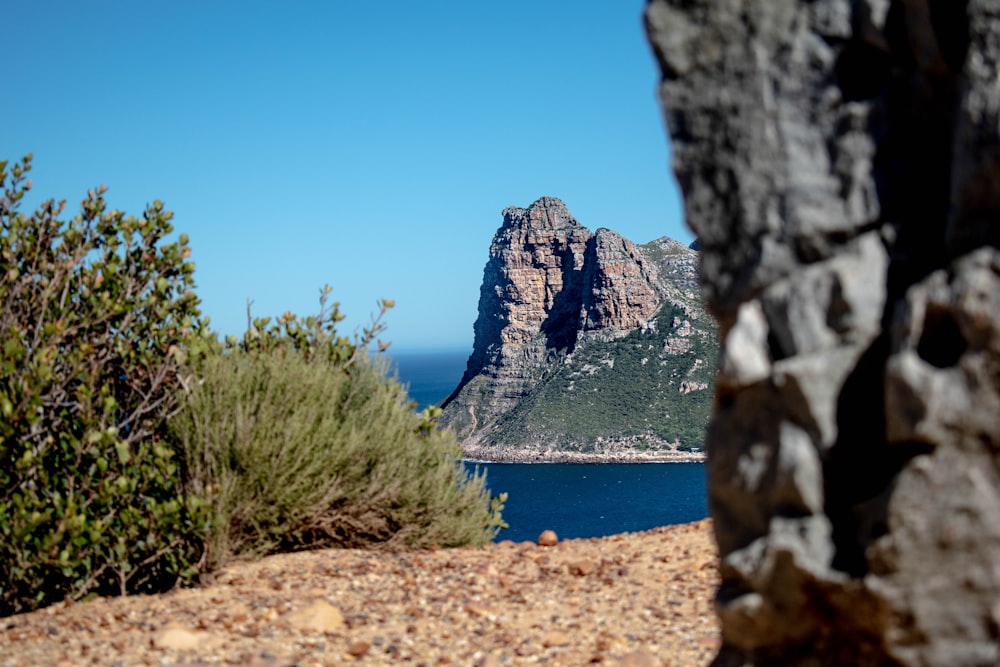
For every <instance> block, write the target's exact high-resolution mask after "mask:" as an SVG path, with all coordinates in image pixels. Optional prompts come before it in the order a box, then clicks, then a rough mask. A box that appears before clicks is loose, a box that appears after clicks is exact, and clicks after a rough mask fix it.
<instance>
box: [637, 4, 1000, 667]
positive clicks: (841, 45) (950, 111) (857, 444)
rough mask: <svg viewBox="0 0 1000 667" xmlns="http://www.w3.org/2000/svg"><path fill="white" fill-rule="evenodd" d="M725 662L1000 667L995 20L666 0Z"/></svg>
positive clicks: (657, 18) (669, 93) (667, 72)
mask: <svg viewBox="0 0 1000 667" xmlns="http://www.w3.org/2000/svg"><path fill="white" fill-rule="evenodd" d="M646 19H647V29H648V32H649V36H650V40H651V43H652V44H653V47H654V51H655V53H656V56H657V58H658V60H659V62H660V65H661V70H662V74H663V79H662V84H661V88H660V97H661V103H662V106H663V109H664V115H665V118H666V122H667V126H668V129H669V132H670V135H671V139H672V147H673V150H674V170H675V172H676V175H677V178H678V181H679V183H680V185H681V188H682V190H683V192H684V195H685V206H686V211H687V219H688V222H689V224H690V225H691V227H692V228H693V229H694V230H695V231H696V233H697V234H698V235H699V237H700V241H701V258H702V259H701V271H702V282H703V294H704V296H705V298H706V302H707V304H708V306H709V308H710V309H711V310H712V312H713V313H714V314H715V316H716V318H717V319H718V321H719V323H720V339H721V340H722V350H721V352H722V354H721V358H720V369H719V376H718V383H717V393H716V409H715V416H714V418H713V421H712V424H711V426H710V429H709V433H708V437H707V446H708V450H709V465H708V468H709V488H710V505H711V511H712V515H713V517H714V520H715V530H716V534H717V539H718V542H719V546H720V555H721V570H722V577H723V583H722V586H721V588H720V591H719V596H718V604H717V608H718V613H719V615H720V618H721V620H722V626H723V638H724V644H723V648H722V650H721V652H720V654H719V657H718V658H717V660H716V665H719V666H729V665H768V664H786V665H880V666H884V665H907V666H910V665H912V666H918V665H984V666H985V665H997V664H1000V253H998V251H997V246H998V241H1000V3H998V2H996V1H995V0H992V1H988V0H967V1H966V0H939V1H931V0H853V1H852V0H813V1H811V2H807V1H798V0H745V1H744V0H740V1H737V0H653V2H651V3H650V5H649V7H648V9H647V15H646Z"/></svg>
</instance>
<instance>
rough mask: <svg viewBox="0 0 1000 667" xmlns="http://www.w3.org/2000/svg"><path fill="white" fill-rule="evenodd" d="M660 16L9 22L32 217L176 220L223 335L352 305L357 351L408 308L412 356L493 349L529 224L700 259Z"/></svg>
mask: <svg viewBox="0 0 1000 667" xmlns="http://www.w3.org/2000/svg"><path fill="white" fill-rule="evenodd" d="M643 6H644V1H643V0H504V1H503V2H490V3H487V2H479V1H473V0H461V1H459V0H454V1H444V0H426V1H425V2H412V1H410V2H404V1H403V0H386V1H384V2H371V1H368V0H353V1H347V0H324V1H320V0H315V1H307V0H301V1H294V2H291V1H290V2H282V3H279V2H275V1H270V2H258V1H255V0H238V1H237V0H229V1H222V0H216V1H207V2H195V1H194V0H171V1H166V0H142V1H141V2H137V1H135V0H88V1H87V2H80V1H79V0H58V1H57V0H32V1H31V2H16V1H14V0H6V1H5V2H4V3H3V9H2V12H0V15H2V22H3V26H4V31H3V32H4V57H3V82H4V86H3V88H4V92H3V95H2V98H3V99H2V100H0V159H8V160H16V159H18V158H20V157H21V156H23V155H24V154H25V153H28V152H32V153H34V165H35V166H34V169H33V171H32V179H33V181H34V184H35V187H34V190H33V191H32V195H33V199H32V200H31V202H30V203H31V204H32V206H33V205H34V204H36V203H37V202H38V201H39V200H41V199H42V198H49V197H54V198H56V199H63V198H65V199H67V200H68V202H69V204H68V206H67V208H68V210H69V209H71V207H75V205H76V204H77V203H78V202H79V201H80V200H81V199H82V198H83V197H84V195H85V193H86V191H87V189H88V188H91V187H94V186H96V185H98V184H100V183H104V184H106V185H107V186H108V188H109V191H108V194H107V198H108V200H109V204H110V206H111V207H113V208H118V209H121V210H125V211H126V212H128V213H132V214H135V215H138V214H140V213H141V212H142V210H143V208H144V207H145V204H146V203H147V202H150V201H152V200H153V199H161V200H162V201H163V202H164V203H165V204H166V206H167V208H169V209H170V210H172V211H174V213H175V218H174V225H175V227H176V229H177V230H178V231H183V232H187V233H188V234H189V236H190V238H191V247H192V250H193V258H194V260H195V262H196V264H197V270H196V272H195V277H196V280H197V284H198V294H199V295H200V296H201V298H202V310H203V312H204V313H205V314H207V315H209V316H210V317H211V319H212V325H213V328H214V329H215V330H217V331H220V332H221V333H227V334H228V333H240V332H241V331H242V330H243V328H244V327H245V324H246V315H245V312H246V300H247V298H251V299H253V300H254V314H255V315H260V316H263V315H276V314H279V313H281V312H283V311H285V310H289V309H290V310H292V311H294V312H298V313H300V314H312V313H314V312H315V311H316V309H317V303H318V302H317V297H318V293H319V292H318V290H319V288H320V287H321V286H322V285H324V284H326V283H329V284H330V285H332V286H333V298H335V299H336V300H338V301H340V302H341V309H342V310H343V311H344V312H345V313H346V314H347V316H348V319H347V321H345V322H344V323H343V325H342V327H343V328H342V331H343V332H344V333H351V332H353V331H354V330H355V328H356V327H358V326H360V325H361V324H362V323H364V322H366V321H367V319H368V316H369V314H370V313H371V312H372V311H373V310H374V309H375V301H376V300H377V299H379V298H392V299H395V301H396V304H397V305H396V308H395V309H393V310H392V311H391V312H390V314H389V318H388V324H389V330H388V331H387V332H386V334H385V335H384V337H385V338H386V339H388V340H391V341H393V349H395V350H399V351H403V350H408V349H409V350H412V349H418V348H445V347H468V348H469V349H471V346H472V325H473V322H474V321H475V318H476V313H477V304H478V299H479V286H480V283H481V282H482V272H483V266H484V265H485V262H486V259H487V254H488V250H489V244H490V240H491V239H492V237H493V233H494V232H495V231H496V229H497V227H498V226H499V225H500V223H501V220H502V218H501V214H500V212H501V211H502V210H503V209H504V208H505V207H506V206H509V205H516V206H528V205H529V204H531V202H533V201H534V200H536V199H537V198H539V197H541V196H545V195H549V196H554V197H559V198H560V199H562V200H563V201H565V202H566V205H567V206H568V207H569V209H570V211H572V212H573V214H574V215H575V216H576V218H577V219H578V220H579V221H580V222H581V223H582V224H584V225H585V226H587V227H589V228H590V229H596V228H598V227H608V228H610V229H613V230H615V231H617V232H619V233H621V234H623V235H624V236H626V237H627V238H630V239H631V240H633V241H636V242H639V243H645V242H647V241H650V240H652V239H654V238H658V237H661V236H670V237H672V238H675V239H677V240H679V241H682V242H685V243H688V242H690V241H691V240H692V236H691V233H690V232H689V231H688V230H687V228H686V227H684V224H683V216H682V212H681V206H680V203H679V200H678V195H677V191H676V187H675V185H674V182H673V178H672V175H671V174H670V171H669V152H668V147H667V140H666V136H665V131H664V129H663V123H662V120H661V116H660V113H659V108H658V106H657V103H656V94H655V90H656V82H657V73H656V69H655V66H654V61H653V57H652V54H651V52H650V50H649V47H648V46H647V44H646V42H645V39H644V36H643V31H642V18H641V13H642V9H643ZM74 210H75V209H74Z"/></svg>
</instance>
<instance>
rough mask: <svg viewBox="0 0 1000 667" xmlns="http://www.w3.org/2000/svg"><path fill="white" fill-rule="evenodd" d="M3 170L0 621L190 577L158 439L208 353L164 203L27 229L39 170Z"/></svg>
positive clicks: (167, 461) (190, 514)
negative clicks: (203, 351) (28, 198)
mask: <svg viewBox="0 0 1000 667" xmlns="http://www.w3.org/2000/svg"><path fill="white" fill-rule="evenodd" d="M7 165H8V163H7V162H0V189H2V191H3V194H2V198H0V614H10V613H13V612H18V611H23V610H29V609H33V608H36V607H39V606H42V605H45V604H48V603H51V602H54V601H57V600H60V599H63V598H66V597H68V598H73V599H76V598H80V597H83V596H85V595H87V594H88V593H102V594H103V593H113V592H117V593H126V592H139V591H141V592H146V591H157V590H163V589H165V588H168V587H170V586H172V585H173V584H174V583H175V582H176V581H177V580H178V579H181V580H185V579H189V578H191V577H193V576H194V574H195V566H196V564H197V562H198V560H199V558H200V555H201V553H200V552H201V548H200V543H201V538H200V536H201V530H202V519H201V518H200V517H201V514H200V511H199V509H198V503H197V501H196V500H194V499H191V498H189V497H187V496H184V495H182V494H180V493H178V491H179V489H180V488H181V487H180V475H181V470H180V468H179V466H178V460H177V457H176V456H175V454H176V453H175V452H174V451H173V450H172V449H171V447H170V446H169V445H168V444H167V442H166V441H165V440H164V439H163V437H162V436H163V426H164V417H165V416H166V415H168V414H169V413H170V412H171V411H172V410H173V409H174V408H175V405H176V400H175V387H176V386H177V385H178V383H179V382H180V379H181V378H180V376H179V375H178V373H179V371H180V369H181V368H182V365H181V364H182V362H183V361H184V355H185V353H187V352H190V351H192V350H194V349H197V348H198V343H196V342H193V341H196V338H195V337H196V335H197V334H198V332H199V331H200V329H201V324H200V321H199V313H198V309H197V305H198V300H197V298H196V297H195V295H194V293H193V292H192V289H193V279H192V272H193V271H194V264H193V263H191V262H189V261H188V260H187V258H188V256H189V250H188V248H187V247H186V245H187V239H186V238H185V237H184V236H183V235H181V237H180V239H179V241H177V242H174V243H167V242H166V241H165V239H166V237H167V235H168V234H170V233H171V231H172V227H171V224H170V222H169V221H170V219H171V214H170V213H169V212H167V211H165V210H164V208H163V205H162V204H161V203H160V202H154V203H153V204H152V205H151V206H149V207H148V208H147V209H146V211H145V213H144V214H143V216H142V217H141V218H135V217H131V216H126V215H125V214H123V213H121V212H119V211H116V210H112V211H109V210H107V205H106V203H105V200H104V192H105V188H104V186H101V187H100V188H98V189H97V190H96V191H90V192H88V193H87V198H86V199H84V200H83V202H82V203H81V205H80V213H79V215H77V216H76V217H74V218H73V219H72V220H69V221H62V220H60V219H59V216H60V215H61V213H62V211H63V208H64V206H65V202H59V203H56V202H54V201H52V200H49V201H46V202H44V203H43V204H42V205H41V206H40V207H39V208H38V209H37V210H36V211H34V212H33V213H31V214H30V215H25V214H23V213H21V212H20V211H19V206H20V202H21V200H22V199H23V197H24V195H25V193H26V192H27V191H28V190H29V189H30V188H31V181H27V180H26V174H27V172H28V171H29V170H30V168H31V156H30V155H29V156H28V157H26V158H24V160H22V161H21V162H20V163H18V164H15V165H14V166H13V167H12V168H11V169H10V170H9V171H8V169H7Z"/></svg>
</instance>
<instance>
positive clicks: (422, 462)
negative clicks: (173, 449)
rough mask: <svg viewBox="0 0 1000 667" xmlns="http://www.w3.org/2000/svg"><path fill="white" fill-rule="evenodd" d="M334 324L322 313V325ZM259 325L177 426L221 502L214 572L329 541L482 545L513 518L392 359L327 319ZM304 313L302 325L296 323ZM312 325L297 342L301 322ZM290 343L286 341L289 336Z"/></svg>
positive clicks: (208, 374)
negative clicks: (391, 369) (418, 403)
mask: <svg viewBox="0 0 1000 667" xmlns="http://www.w3.org/2000/svg"><path fill="white" fill-rule="evenodd" d="M322 321H323V317H322V316H321V317H320V319H319V322H322ZM280 322H281V325H280V328H282V329H283V331H281V332H275V329H276V328H272V330H271V331H270V332H268V331H267V330H266V325H267V322H266V321H257V322H256V323H255V324H260V325H263V326H261V327H257V326H252V327H251V331H250V332H249V334H248V336H247V337H246V338H245V339H244V341H243V343H241V344H233V343H232V341H231V342H230V345H229V346H228V349H227V350H225V351H224V352H221V353H218V354H214V355H211V356H210V357H209V358H207V359H206V360H205V361H204V364H203V366H202V367H201V369H200V371H199V373H198V376H199V380H198V381H197V382H196V383H194V384H192V386H191V387H190V391H189V392H188V393H187V396H186V399H185V401H184V404H183V406H182V409H181V411H180V413H179V414H178V415H177V416H176V417H175V418H174V419H173V420H172V421H171V427H172V429H173V432H174V433H175V435H176V437H177V438H178V440H179V442H180V444H181V447H180V449H181V450H182V451H183V452H184V453H185V456H186V461H185V467H186V473H187V477H188V480H189V481H188V485H189V486H188V489H187V491H188V492H189V493H192V494H194V495H197V496H201V497H204V498H205V499H206V501H207V506H208V512H209V516H210V517H211V522H212V525H211V527H210V530H209V536H208V539H207V553H208V566H209V568H214V567H218V566H220V565H222V564H224V563H225V562H227V561H229V560H230V559H233V558H242V557H256V556H260V555H263V554H267V553H273V552H276V551H286V550H295V549H304V548H316V547H324V546H369V547H370V546H378V547H404V546H405V547H423V546H430V545H435V544H436V545H440V546H457V545H465V544H482V543H485V542H488V541H489V540H491V539H492V538H493V537H494V535H495V534H496V531H497V529H498V527H499V526H500V524H501V521H500V509H501V508H502V506H501V505H500V504H499V503H500V501H501V500H502V499H491V498H490V494H489V492H488V490H487V489H486V487H485V480H484V478H483V476H481V475H471V476H470V475H469V474H468V473H467V472H466V470H465V467H464V465H463V464H462V463H461V461H459V459H458V457H459V456H460V449H459V446H458V444H457V443H456V441H455V439H454V437H453V436H452V435H451V434H450V433H449V432H443V431H440V430H438V429H437V428H435V427H434V426H433V424H432V423H431V421H430V417H429V414H428V413H426V412H425V413H422V414H415V413H414V412H413V410H412V407H411V405H410V402H409V399H408V398H407V395H406V391H405V389H404V388H403V387H402V386H400V385H399V384H398V383H397V382H395V381H394V380H392V379H391V378H388V377H387V376H386V373H385V368H384V364H383V363H380V362H379V361H375V360H372V359H370V358H369V357H368V356H367V354H356V352H357V351H358V349H360V348H357V347H356V346H349V347H351V348H352V349H351V350H349V353H348V351H346V350H345V349H343V346H344V345H347V344H346V343H345V342H344V341H343V339H339V346H340V348H341V349H339V350H336V349H334V348H337V347H338V339H336V338H335V337H325V336H322V335H321V336H320V337H321V338H323V343H322V344H319V345H317V344H315V340H312V343H308V342H305V341H307V340H310V337H311V336H313V334H314V333H315V332H319V331H320V328H319V327H318V326H316V322H315V321H314V322H312V323H311V324H310V326H303V327H299V326H298V325H297V323H296V322H295V321H294V319H291V320H290V319H288V316H286V318H283V320H282V321H280ZM290 322H291V324H289V323H290ZM289 326H291V328H292V329H293V330H295V331H300V332H301V331H306V332H312V333H307V334H305V335H304V336H303V337H300V341H302V342H301V344H294V343H291V342H290V341H291V340H293V338H294V337H289V336H288V335H287V329H288V328H289ZM282 341H284V344H282Z"/></svg>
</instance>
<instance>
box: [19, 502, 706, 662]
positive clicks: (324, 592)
mask: <svg viewBox="0 0 1000 667" xmlns="http://www.w3.org/2000/svg"><path fill="white" fill-rule="evenodd" d="M717 581H718V575H717V569H716V549H715V545H714V543H713V541H712V537H711V524H710V521H709V520H705V521H700V522H697V523H693V524H685V525H680V526H669V527H664V528H657V529H654V530H650V531H646V532H641V533H624V534H620V535H612V536H610V537H605V538H600V539H583V540H564V541H561V542H559V543H558V544H556V545H555V546H540V545H538V544H535V543H527V542H525V543H517V544H515V543H513V542H501V543H498V544H493V545H490V546H488V547H486V548H482V549H441V550H436V551H408V552H400V553H386V552H372V551H360V550H323V551H311V552H303V553H295V554H283V555H278V556H272V557H269V558H266V559H264V560H261V561H258V562H255V563H241V564H238V565H235V566H232V567H230V568H227V569H226V570H224V571H222V572H220V573H219V574H218V576H217V577H216V580H215V581H214V582H213V583H212V584H211V585H207V586H205V587H202V588H197V589H185V590H175V591H172V592H170V593H167V594H164V595H158V596H143V597H129V598H106V599H99V600H93V601H89V602H84V603H78V604H60V605H56V606H53V607H50V608H47V609H43V610H40V611H37V612H32V613H30V614H21V615H18V616H11V617H7V618H0V666H3V667H15V666H17V667H20V666H22V665H23V666H29V665H30V666H32V667H34V666H37V665H53V666H56V667H70V666H73V665H104V666H116V667H128V666H130V665H167V666H176V667H179V666H181V665H184V666H187V667H194V666H196V665H198V666H200V665H239V666H241V667H251V666H252V667H291V666H292V665H296V666H301V667H306V666H310V665H341V664H359V665H407V664H409V665H414V666H416V665H426V666H430V665H463V666H464V665H470V666H475V665H479V666H482V667H487V666H490V667H495V666H500V665H587V664H604V665H630V666H633V667H638V666H646V665H650V666H652V665H670V666H675V665H706V664H707V663H708V662H709V661H710V660H711V658H712V656H713V655H714V653H715V651H716V649H717V648H718V646H719V630H718V624H717V622H716V619H715V616H714V614H713V611H712V598H713V595H714V591H715V587H716V585H717Z"/></svg>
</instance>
